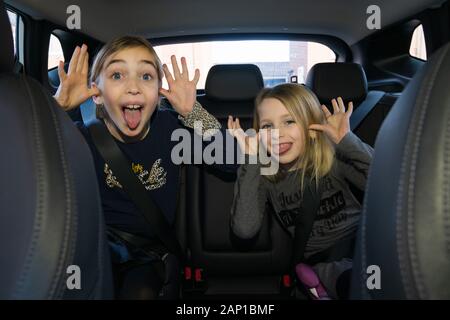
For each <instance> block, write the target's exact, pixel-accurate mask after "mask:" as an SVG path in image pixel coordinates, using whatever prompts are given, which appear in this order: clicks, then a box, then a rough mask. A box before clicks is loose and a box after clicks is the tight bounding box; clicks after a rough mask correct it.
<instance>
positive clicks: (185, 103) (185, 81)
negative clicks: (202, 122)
mask: <svg viewBox="0 0 450 320" xmlns="http://www.w3.org/2000/svg"><path fill="white" fill-rule="evenodd" d="M170 59H171V61H172V68H173V75H172V74H171V73H170V71H169V67H168V66H167V65H166V64H164V65H163V71H164V75H165V77H166V79H167V84H168V85H169V90H166V89H163V88H160V89H159V92H160V93H161V94H162V95H163V96H165V97H166V98H167V100H169V102H170V104H171V105H172V106H173V108H174V109H175V111H176V112H178V113H179V114H180V115H182V116H183V117H184V116H186V115H187V114H188V113H189V112H191V111H192V109H193V108H194V104H195V100H196V99H197V89H196V88H197V83H198V80H199V79H200V71H199V70H198V69H195V75H194V78H193V79H192V80H189V71H188V68H187V64H186V58H184V57H182V58H181V72H180V69H179V67H178V63H177V58H176V57H175V56H172V57H171V58H170Z"/></svg>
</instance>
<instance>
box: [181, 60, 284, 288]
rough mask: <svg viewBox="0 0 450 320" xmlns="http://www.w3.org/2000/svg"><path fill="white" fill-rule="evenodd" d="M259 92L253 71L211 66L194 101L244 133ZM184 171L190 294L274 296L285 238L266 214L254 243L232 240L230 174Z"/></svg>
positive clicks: (281, 269)
mask: <svg viewBox="0 0 450 320" xmlns="http://www.w3.org/2000/svg"><path fill="white" fill-rule="evenodd" d="M262 88H263V80H262V75H261V72H260V70H259V69H258V67H256V66H255V65H216V66H214V67H213V68H211V70H210V71H209V73H208V76H207V80H206V87H205V95H204V96H200V97H198V100H199V101H200V102H201V103H202V104H203V106H204V107H205V108H206V109H207V110H208V111H209V112H210V113H211V114H213V115H214V116H216V117H217V118H218V119H219V121H220V122H221V123H222V125H225V126H226V120H227V116H228V115H229V114H230V115H233V116H238V117H239V118H240V119H241V124H242V125H243V127H244V129H246V128H249V127H250V126H251V120H252V114H253V106H254V99H255V97H256V95H257V94H258V92H259V91H260V90H261V89H262ZM186 169H187V170H186V182H187V185H186V197H185V204H186V214H187V221H186V223H187V226H188V228H187V237H188V247H189V251H190V261H191V267H192V270H191V271H190V272H191V274H192V277H193V278H194V288H193V289H194V291H195V290H196V289H197V290H198V291H199V293H200V294H203V295H204V297H207V296H216V297H217V296H222V297H226V296H229V297H236V295H275V296H278V295H280V293H282V292H283V290H284V289H283V288H284V287H283V285H282V279H284V280H286V277H285V278H282V275H283V274H284V273H285V272H286V271H287V270H288V266H289V262H290V254H291V241H290V238H289V236H288V235H287V233H286V232H285V231H283V229H282V228H281V227H280V225H279V223H278V222H277V221H275V220H274V219H273V218H272V215H271V214H268V215H266V219H265V221H264V224H263V227H262V230H261V231H260V232H259V233H258V235H257V236H256V237H255V239H252V240H247V241H244V240H241V239H238V238H237V237H235V236H234V235H233V233H232V231H231V229H230V209H231V204H232V201H233V190H234V182H235V179H236V176H235V174H230V175H225V174H223V173H221V174H219V173H218V172H214V170H211V169H210V168H207V167H194V166H189V167H187V168H186ZM268 210H270V209H269V208H268ZM185 276H186V274H185ZM287 282H288V281H285V282H284V284H286V285H288V283H287Z"/></svg>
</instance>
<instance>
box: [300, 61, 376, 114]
mask: <svg viewBox="0 0 450 320" xmlns="http://www.w3.org/2000/svg"><path fill="white" fill-rule="evenodd" d="M306 85H307V86H308V87H309V88H311V89H312V90H313V92H314V93H315V94H316V95H317V97H318V98H319V101H320V102H321V103H325V104H328V103H329V102H330V101H331V99H334V98H337V97H342V99H343V100H344V101H353V103H355V104H356V105H358V104H359V103H360V102H361V101H363V100H364V99H365V98H366V95H367V79H366V74H365V73H364V69H363V68H362V67H361V65H359V64H357V63H318V64H316V65H314V66H313V67H312V68H311V70H310V71H309V72H308V76H307V77H306Z"/></svg>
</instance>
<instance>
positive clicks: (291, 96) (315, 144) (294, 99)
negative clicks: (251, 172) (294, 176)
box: [253, 83, 334, 190]
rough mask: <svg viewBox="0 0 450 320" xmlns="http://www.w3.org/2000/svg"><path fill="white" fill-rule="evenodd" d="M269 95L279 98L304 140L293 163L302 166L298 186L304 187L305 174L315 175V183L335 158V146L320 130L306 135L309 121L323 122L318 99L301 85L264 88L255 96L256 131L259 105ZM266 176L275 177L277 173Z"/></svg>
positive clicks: (313, 177)
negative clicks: (299, 129)
mask: <svg viewBox="0 0 450 320" xmlns="http://www.w3.org/2000/svg"><path fill="white" fill-rule="evenodd" d="M268 98H274V99H277V100H279V101H280V102H281V103H282V104H283V105H284V107H285V108H286V110H287V111H288V112H289V114H290V115H291V116H292V117H293V118H294V120H295V122H296V123H297V125H298V126H299V127H300V128H301V130H302V134H303V137H304V140H305V145H304V153H303V155H302V156H301V157H299V158H298V160H297V162H296V163H295V165H294V167H295V168H296V169H300V168H301V169H302V170H301V189H302V190H303V183H304V178H305V174H308V175H309V176H310V177H311V181H312V180H313V179H315V181H316V186H318V182H319V179H320V178H322V177H324V176H325V175H326V174H327V173H328V172H329V171H330V170H331V167H332V165H333V161H334V147H333V144H332V143H331V141H330V140H329V139H328V137H327V136H326V135H325V134H324V133H323V132H320V131H316V136H315V138H312V137H311V136H310V135H309V129H308V128H309V126H310V125H311V124H325V123H326V120H325V115H324V114H323V111H322V110H321V107H320V103H319V100H318V99H317V97H316V95H315V94H314V93H313V92H312V91H311V90H309V89H308V88H307V87H305V86H303V85H298V84H293V83H285V84H281V85H278V86H275V87H273V88H264V89H263V90H262V91H261V92H260V93H259V94H258V96H257V97H256V100H255V109H254V113H253V127H254V129H255V130H256V131H258V130H259V115H258V106H259V105H260V104H261V103H262V101H263V100H264V99H268ZM267 178H268V179H269V180H271V181H274V180H275V179H277V178H278V176H277V175H274V176H267Z"/></svg>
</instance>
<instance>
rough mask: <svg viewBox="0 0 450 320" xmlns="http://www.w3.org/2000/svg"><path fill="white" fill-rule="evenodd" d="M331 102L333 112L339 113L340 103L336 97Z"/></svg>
mask: <svg viewBox="0 0 450 320" xmlns="http://www.w3.org/2000/svg"><path fill="white" fill-rule="evenodd" d="M331 104H332V105H333V114H337V113H338V112H339V105H338V103H337V101H336V99H333V100H331Z"/></svg>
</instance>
